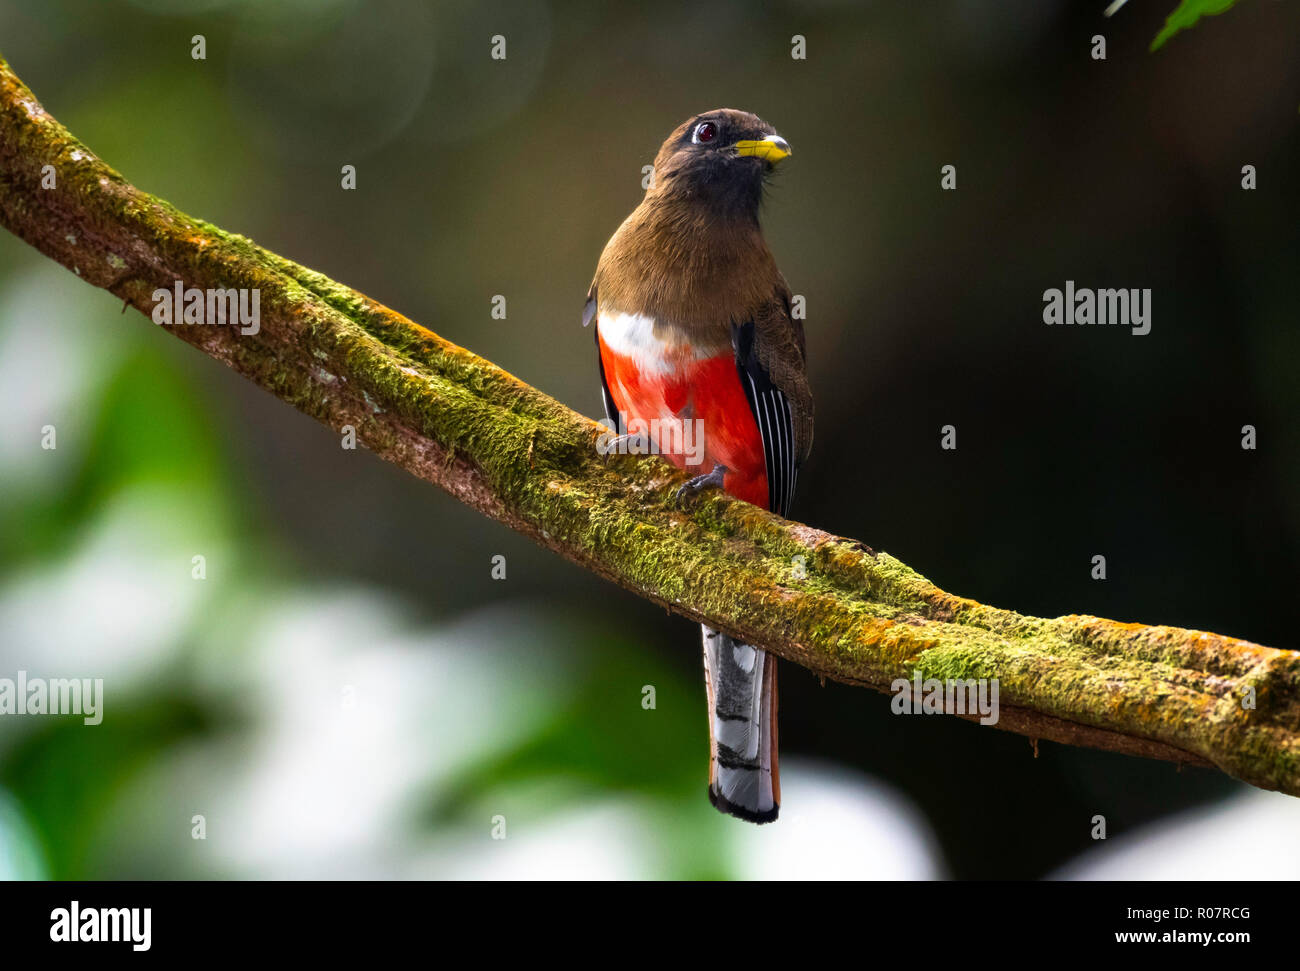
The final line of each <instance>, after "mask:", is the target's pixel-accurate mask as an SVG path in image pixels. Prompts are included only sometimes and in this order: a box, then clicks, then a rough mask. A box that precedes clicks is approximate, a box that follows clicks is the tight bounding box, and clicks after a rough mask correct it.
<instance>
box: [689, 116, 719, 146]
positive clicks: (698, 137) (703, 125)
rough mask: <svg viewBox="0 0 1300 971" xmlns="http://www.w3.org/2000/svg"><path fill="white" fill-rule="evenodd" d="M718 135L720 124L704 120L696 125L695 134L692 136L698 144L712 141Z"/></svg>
mask: <svg viewBox="0 0 1300 971" xmlns="http://www.w3.org/2000/svg"><path fill="white" fill-rule="evenodd" d="M717 137H718V126H717V125H715V124H714V123H713V122H711V121H702V122H700V123H699V124H698V125H696V126H695V135H694V136H693V137H692V139H691V140H692V141H694V142H695V143H696V144H697V145H699V144H703V143H705V142H711V141H713V140H714V139H715V138H717Z"/></svg>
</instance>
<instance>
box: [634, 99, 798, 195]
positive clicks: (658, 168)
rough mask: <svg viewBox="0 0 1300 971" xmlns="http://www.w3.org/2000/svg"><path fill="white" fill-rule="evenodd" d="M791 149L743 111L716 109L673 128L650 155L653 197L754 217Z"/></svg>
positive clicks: (769, 127) (757, 118) (771, 128)
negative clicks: (769, 180) (769, 178)
mask: <svg viewBox="0 0 1300 971" xmlns="http://www.w3.org/2000/svg"><path fill="white" fill-rule="evenodd" d="M789 156H790V146H789V145H788V144H787V143H786V140H785V139H784V138H782V137H781V136H780V135H778V134H777V133H776V129H774V128H773V127H772V126H771V125H769V124H768V123H767V122H765V121H764V120H763V119H762V118H759V117H758V116H757V115H751V114H750V113H749V112H748V111H736V110H735V109H734V108H719V109H717V110H715V111H706V112H704V113H703V114H701V115H696V116H695V117H694V118H691V119H690V120H688V121H685V122H683V123H682V124H680V125H678V126H677V128H676V130H675V131H674V132H673V133H672V134H671V135H669V136H668V140H667V141H666V142H664V144H663V147H662V148H660V149H659V154H658V155H657V156H655V182H654V187H653V188H652V189H651V192H652V193H656V194H660V195H662V196H667V197H675V198H680V199H690V200H693V201H699V202H701V203H704V204H707V205H711V206H714V207H721V208H723V209H728V210H734V211H736V212H737V213H752V214H754V215H757V212H758V205H759V202H760V201H762V196H763V183H764V180H765V179H766V177H767V176H768V175H769V174H770V173H771V171H772V168H773V166H775V165H776V164H777V163H778V162H780V161H781V160H782V159H785V158H788V157H789Z"/></svg>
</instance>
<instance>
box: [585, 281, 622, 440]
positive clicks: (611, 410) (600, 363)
mask: <svg viewBox="0 0 1300 971" xmlns="http://www.w3.org/2000/svg"><path fill="white" fill-rule="evenodd" d="M596 310H597V306H596V284H594V283H593V284H592V285H591V289H590V290H589V291H588V292H587V303H586V305H585V306H584V307H583V308H582V326H583V327H586V326H587V325H588V324H590V323H591V322H592V321H593V320H595V319H596ZM591 334H592V336H593V337H595V338H596V367H598V368H600V400H601V401H602V402H603V403H604V405H605V417H606V418H607V419H608V420H609V421H610V422H612V423H613V425H614V427H615V428H616V429H620V430H621V429H622V428H623V420H622V416H621V415H620V414H619V413H618V405H616V404H614V396H613V395H611V394H610V393H609V382H608V381H606V380H605V362H604V360H603V359H602V358H601V354H600V324H599V323H598V324H597V325H596V326H595V327H593V328H592V329H591Z"/></svg>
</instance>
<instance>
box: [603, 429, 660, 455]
mask: <svg viewBox="0 0 1300 971" xmlns="http://www.w3.org/2000/svg"><path fill="white" fill-rule="evenodd" d="M601 451H602V452H603V453H604V455H605V458H606V459H607V460H608V459H609V457H610V456H611V455H650V454H652V453H653V452H654V442H653V441H651V439H650V436H649V435H643V434H641V433H640V432H636V433H634V434H631V435H615V436H614V437H613V438H610V439H608V440H606V441H605V442H604V443H603V444H602V445H601Z"/></svg>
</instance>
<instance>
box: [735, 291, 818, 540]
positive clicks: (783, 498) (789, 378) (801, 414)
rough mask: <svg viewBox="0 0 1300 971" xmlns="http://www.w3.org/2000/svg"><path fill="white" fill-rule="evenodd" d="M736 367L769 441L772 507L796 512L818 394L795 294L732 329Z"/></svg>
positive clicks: (767, 461) (761, 431) (765, 446)
mask: <svg viewBox="0 0 1300 971" xmlns="http://www.w3.org/2000/svg"><path fill="white" fill-rule="evenodd" d="M732 346H733V347H734V349H735V352H736V368H737V370H738V371H739V372H740V383H741V386H742V387H743V388H744V391H745V397H746V398H747V399H748V400H749V407H750V410H751V411H753V413H754V421H755V423H756V424H757V425H758V431H759V434H760V435H761V436H762V439H763V458H764V461H765V464H766V466H767V491H768V508H769V509H771V510H772V511H773V512H775V513H777V514H778V515H781V516H784V515H786V514H788V513H789V511H790V504H791V502H792V500H793V499H794V489H795V485H796V483H797V481H798V478H799V468H800V466H802V465H803V462H804V460H805V459H807V457H808V453H809V451H810V450H811V448H812V393H811V391H810V390H809V388H808V378H807V373H806V368H805V363H804V342H803V326H802V324H801V323H800V322H799V321H797V320H794V319H793V318H792V317H791V316H790V304H789V295H788V292H786V293H784V294H783V293H778V294H777V299H776V300H774V301H773V302H772V303H771V304H770V305H768V306H765V307H764V308H763V309H762V310H760V311H759V313H757V314H755V315H754V320H753V321H751V322H749V323H746V324H743V325H741V326H739V327H734V328H732Z"/></svg>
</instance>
